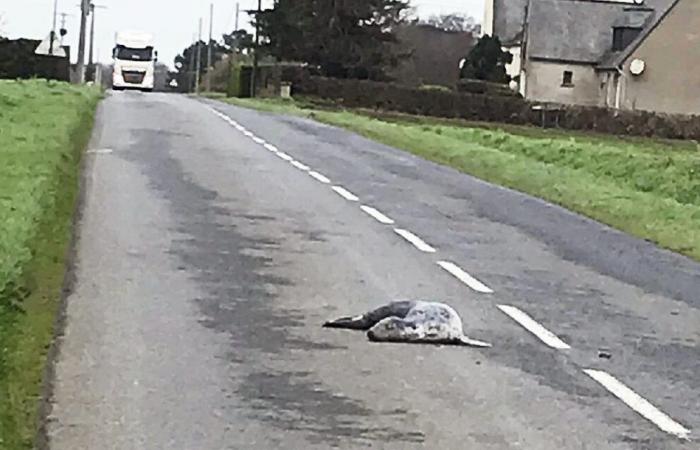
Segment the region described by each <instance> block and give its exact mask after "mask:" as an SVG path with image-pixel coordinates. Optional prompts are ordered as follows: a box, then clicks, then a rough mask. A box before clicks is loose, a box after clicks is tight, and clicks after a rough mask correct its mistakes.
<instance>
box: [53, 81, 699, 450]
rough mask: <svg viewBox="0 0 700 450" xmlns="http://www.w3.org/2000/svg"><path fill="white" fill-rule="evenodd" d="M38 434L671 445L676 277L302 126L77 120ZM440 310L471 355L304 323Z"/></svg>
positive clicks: (139, 101) (145, 104)
mask: <svg viewBox="0 0 700 450" xmlns="http://www.w3.org/2000/svg"><path fill="white" fill-rule="evenodd" d="M87 158H88V161H87V165H86V168H85V186H84V189H85V202H84V206H83V213H82V214H83V216H82V220H81V224H80V236H79V242H78V248H77V257H76V266H75V269H74V270H75V286H74V289H73V293H72V294H71V295H70V297H69V298H68V300H67V306H66V311H65V315H66V325H65V332H64V333H63V336H62V338H61V341H60V353H59V355H58V358H57V361H56V363H55V379H54V383H53V386H54V387H53V394H52V399H51V404H52V410H51V412H50V414H49V416H48V417H47V418H46V430H47V432H46V434H47V437H48V442H49V443H48V447H49V448H51V449H55V450H75V449H124V450H132V449H148V450H151V449H188V450H189V449H192V450H199V449H202V450H206V449H277V448H282V449H304V450H311V449H328V448H342V449H354V448H379V449H417V448H427V449H484V450H491V449H493V450H495V449H499V450H500V449H527V450H529V449H537V450H539V449H542V450H549V449H552V450H555V449H556V450H561V449H595V450H602V449H620V450H621V449H655V450H656V449H695V448H699V447H698V445H700V444H699V443H698V439H700V437H698V439H695V437H696V435H695V433H694V430H697V429H700V349H699V347H698V342H700V295H699V294H698V292H700V266H699V265H697V264H694V263H692V262H691V261H689V260H687V259H685V258H682V257H680V256H677V255H674V254H671V253H669V252H665V251H661V250H658V249H657V248H655V247H654V246H652V245H650V244H648V243H646V242H643V241H639V240H636V239H632V238H630V237H627V236H625V235H623V234H621V233H618V232H616V231H613V230H611V229H609V228H607V227H604V226H602V225H600V224H597V223H595V222H592V221H590V220H587V219H584V218H581V217H580V216H577V215H574V214H571V213H569V212H567V211H565V210H563V209H561V208H558V207H555V206H552V205H549V204H546V203H544V202H542V201H539V200H536V199H533V198H531V197H528V196H525V195H522V194H519V193H515V192H512V191H509V190H506V189H502V188H499V187H495V186H492V185H489V184H487V183H484V182H481V181H479V180H476V179H474V178H471V177H469V176H466V175H463V174H460V173H457V172H455V171H453V170H451V169H448V168H445V167H440V166H437V165H435V164H432V163H429V162H426V161H423V160H421V159H419V158H416V157H413V156H411V155H409V154H406V153H403V152H401V151H399V150H396V149H392V148H388V147H386V146H383V145H379V144H376V143H373V142H371V141H369V140H366V139H364V138H361V137H358V136H357V135H354V134H352V133H349V132H346V131H343V130H339V129H336V128H333V127H329V126H325V125H321V124H318V123H315V122H313V121H310V120H306V119H300V118H290V117H283V116H276V115H271V114H265V113H260V112H254V111H249V110H245V109H241V108H237V107H233V106H229V105H224V104H221V103H216V102H213V101H204V100H196V99H192V98H187V97H183V96H177V95H167V94H153V95H142V94H138V93H129V92H126V93H118V94H117V93H114V94H111V95H110V96H109V98H108V99H107V100H105V101H104V102H103V104H102V106H101V108H100V111H99V117H98V122H97V126H96V129H95V133H94V138H93V140H92V144H91V148H90V152H89V155H88V156H87ZM394 299H429V300H437V301H441V302H446V303H449V304H450V305H452V306H453V307H454V308H455V309H456V310H458V311H459V313H460V314H461V315H462V318H463V320H464V323H465V329H466V331H467V334H469V335H470V336H471V337H474V338H477V339H482V340H487V341H490V342H492V343H493V344H494V346H493V348H491V349H471V348H463V347H433V346H418V345H405V344H404V345H400V344H374V343H370V342H368V341H367V339H366V338H365V336H364V334H363V333H361V332H351V331H342V330H340V331H339V330H328V329H323V328H321V326H320V325H321V324H322V323H323V322H324V321H325V320H327V319H332V318H336V317H338V316H343V315H349V314H356V313H362V312H365V311H366V310H368V309H371V308H373V307H375V306H378V305H381V304H383V303H385V302H388V301H390V300H394Z"/></svg>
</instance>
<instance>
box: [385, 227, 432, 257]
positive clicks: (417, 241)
mask: <svg viewBox="0 0 700 450" xmlns="http://www.w3.org/2000/svg"><path fill="white" fill-rule="evenodd" d="M394 232H395V233H396V234H398V235H399V236H401V237H402V238H404V239H406V240H407V241H408V242H410V243H411V244H413V246H414V247H416V248H417V249H418V250H420V251H422V252H425V253H435V252H436V250H435V249H434V248H433V247H431V246H430V245H428V244H426V243H425V241H424V240H423V239H421V238H419V237H418V236H416V235H415V234H413V233H411V232H410V231H408V230H403V229H401V228H394Z"/></svg>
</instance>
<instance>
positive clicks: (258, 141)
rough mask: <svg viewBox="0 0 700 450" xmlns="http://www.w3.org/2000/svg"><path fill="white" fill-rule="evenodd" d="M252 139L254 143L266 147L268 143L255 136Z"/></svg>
mask: <svg viewBox="0 0 700 450" xmlns="http://www.w3.org/2000/svg"><path fill="white" fill-rule="evenodd" d="M251 139H252V140H253V142H255V143H256V144H260V145H265V144H267V142H265V139H262V138H259V137H257V136H253V137H251Z"/></svg>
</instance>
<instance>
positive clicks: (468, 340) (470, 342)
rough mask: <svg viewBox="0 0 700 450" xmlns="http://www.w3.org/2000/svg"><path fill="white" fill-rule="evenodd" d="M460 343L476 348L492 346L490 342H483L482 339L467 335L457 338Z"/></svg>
mask: <svg viewBox="0 0 700 450" xmlns="http://www.w3.org/2000/svg"><path fill="white" fill-rule="evenodd" d="M459 343H460V345H465V346H468V347H478V348H490V347H492V345H491V344H489V343H488V342H483V341H477V340H476V339H471V338H469V337H467V336H462V337H461V338H460V339H459Z"/></svg>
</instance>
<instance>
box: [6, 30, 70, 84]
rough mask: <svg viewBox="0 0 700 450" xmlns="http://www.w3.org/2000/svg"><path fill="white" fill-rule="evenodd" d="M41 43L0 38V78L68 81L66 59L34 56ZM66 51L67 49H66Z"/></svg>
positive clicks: (68, 70)
mask: <svg viewBox="0 0 700 450" xmlns="http://www.w3.org/2000/svg"><path fill="white" fill-rule="evenodd" d="M40 43H41V41H37V40H33V39H17V40H7V39H2V38H0V78H6V79H16V78H22V79H28V78H34V77H38V78H50V79H55V80H61V81H70V62H69V60H68V58H58V57H52V56H42V55H36V54H34V50H36V48H37V46H38V45H39V44H40ZM66 51H68V49H67V48H66Z"/></svg>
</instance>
